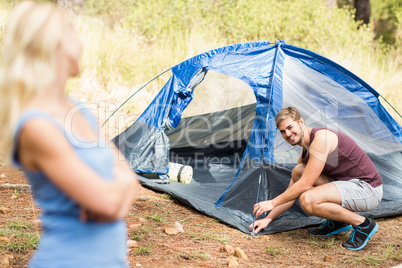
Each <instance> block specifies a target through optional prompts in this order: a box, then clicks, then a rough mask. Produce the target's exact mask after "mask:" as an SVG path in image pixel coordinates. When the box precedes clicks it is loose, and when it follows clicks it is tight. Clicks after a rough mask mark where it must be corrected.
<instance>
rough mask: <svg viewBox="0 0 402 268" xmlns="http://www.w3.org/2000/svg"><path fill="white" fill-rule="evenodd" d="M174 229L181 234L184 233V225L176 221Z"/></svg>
mask: <svg viewBox="0 0 402 268" xmlns="http://www.w3.org/2000/svg"><path fill="white" fill-rule="evenodd" d="M174 228H175V229H176V230H177V231H178V232H179V233H184V229H183V225H181V223H180V222H178V221H176V222H175V223H174Z"/></svg>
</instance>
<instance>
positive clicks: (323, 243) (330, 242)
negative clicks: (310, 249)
mask: <svg viewBox="0 0 402 268" xmlns="http://www.w3.org/2000/svg"><path fill="white" fill-rule="evenodd" d="M309 241H310V244H311V245H313V246H316V247H319V248H331V247H333V246H334V243H335V238H334V237H326V238H320V237H309Z"/></svg>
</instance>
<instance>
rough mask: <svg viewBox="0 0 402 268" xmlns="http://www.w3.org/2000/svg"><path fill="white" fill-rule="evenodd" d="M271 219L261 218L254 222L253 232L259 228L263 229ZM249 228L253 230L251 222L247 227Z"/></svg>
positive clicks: (259, 229)
mask: <svg viewBox="0 0 402 268" xmlns="http://www.w3.org/2000/svg"><path fill="white" fill-rule="evenodd" d="M271 221H272V220H271V219H267V218H265V219H262V220H258V221H256V222H255V224H254V233H256V234H257V233H258V232H259V231H261V229H264V228H265V227H267V226H268V224H270V223H271ZM248 228H250V231H253V224H250V226H249V227H248Z"/></svg>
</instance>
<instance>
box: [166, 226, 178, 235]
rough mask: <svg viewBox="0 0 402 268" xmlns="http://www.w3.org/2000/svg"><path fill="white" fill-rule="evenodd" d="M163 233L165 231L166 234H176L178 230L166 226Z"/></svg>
mask: <svg viewBox="0 0 402 268" xmlns="http://www.w3.org/2000/svg"><path fill="white" fill-rule="evenodd" d="M165 233H167V234H168V235H176V234H178V233H179V231H177V230H176V229H175V228H170V227H166V228H165Z"/></svg>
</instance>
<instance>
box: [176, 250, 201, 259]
mask: <svg viewBox="0 0 402 268" xmlns="http://www.w3.org/2000/svg"><path fill="white" fill-rule="evenodd" d="M177 254H178V255H179V256H180V257H181V258H183V259H186V260H189V259H201V260H206V259H208V258H209V255H208V254H207V253H205V252H202V251H200V250H195V251H191V252H179V253H177Z"/></svg>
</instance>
